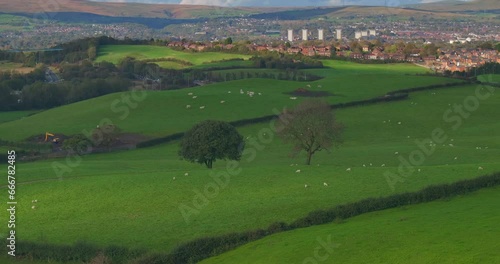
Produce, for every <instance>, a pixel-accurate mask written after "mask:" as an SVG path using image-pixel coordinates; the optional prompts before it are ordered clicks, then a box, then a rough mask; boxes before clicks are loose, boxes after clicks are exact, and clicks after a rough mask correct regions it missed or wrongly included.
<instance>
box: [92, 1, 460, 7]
mask: <svg viewBox="0 0 500 264" xmlns="http://www.w3.org/2000/svg"><path fill="white" fill-rule="evenodd" d="M94 1H101V2H138V3H163V4H186V5H189V4H191V5H219V6H332V5H334V6H338V5H342V4H345V5H372V6H373V5H381V6H400V5H407V4H416V3H429V2H438V1H440V0H94ZM456 1H467V0H456Z"/></svg>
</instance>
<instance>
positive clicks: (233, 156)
mask: <svg viewBox="0 0 500 264" xmlns="http://www.w3.org/2000/svg"><path fill="white" fill-rule="evenodd" d="M243 147H244V141H243V137H242V136H241V135H240V134H239V133H238V131H237V130H236V128H234V127H233V126H232V125H230V124H229V123H226V122H223V121H214V120H206V121H203V122H201V123H198V124H196V125H195V126H194V127H193V128H191V129H190V130H189V131H188V132H186V134H185V135H184V138H183V139H182V141H181V144H180V150H179V156H181V158H182V159H185V160H188V161H190V162H196V163H200V164H205V165H206V166H207V168H209V169H211V168H212V164H213V163H214V162H215V161H216V160H218V159H223V160H226V159H229V160H239V159H240V158H241V154H242V152H243Z"/></svg>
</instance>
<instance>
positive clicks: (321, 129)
mask: <svg viewBox="0 0 500 264" xmlns="http://www.w3.org/2000/svg"><path fill="white" fill-rule="evenodd" d="M276 129H277V133H278V135H279V136H280V137H281V138H282V140H283V141H284V142H285V143H289V144H293V145H294V147H293V150H292V154H294V155H297V154H298V153H300V152H301V151H302V150H304V151H305V152H306V154H307V160H306V164H307V165H311V158H312V156H313V155H314V153H316V152H318V151H321V150H330V149H332V148H333V147H334V146H335V145H337V144H338V143H340V142H341V139H340V135H341V133H342V130H343V126H342V125H341V124H340V123H338V122H336V120H335V115H334V113H333V111H332V109H331V107H330V105H328V103H326V102H325V101H322V100H318V99H308V100H305V101H303V102H302V103H300V104H299V105H297V106H296V107H295V108H294V109H292V110H288V111H285V112H283V113H282V114H281V115H280V117H279V121H278V124H277V126H276Z"/></svg>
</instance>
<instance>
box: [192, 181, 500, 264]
mask: <svg viewBox="0 0 500 264" xmlns="http://www.w3.org/2000/svg"><path fill="white" fill-rule="evenodd" d="M499 200H500V188H498V187H497V188H494V189H488V190H482V191H479V192H477V193H474V194H470V195H467V196H465V197H457V198H454V199H452V200H450V201H437V202H432V203H428V204H421V205H416V206H408V207H404V208H397V209H391V210H385V211H379V212H375V213H369V214H365V215H362V216H359V217H355V218H353V219H349V220H347V221H346V222H344V223H332V224H326V225H321V226H315V227H310V228H304V229H300V230H295V231H290V232H285V233H281V234H277V235H273V236H270V237H267V238H264V239H261V240H258V241H256V242H252V243H249V244H247V245H244V246H242V247H240V248H238V249H236V250H234V251H231V252H229V253H226V254H223V255H221V256H218V257H214V258H211V259H208V260H206V261H202V262H201V263H203V264H209V263H218V264H219V263H220V264H224V263H242V264H243V263H302V262H298V260H304V261H306V260H308V259H310V258H312V259H314V251H315V249H316V248H317V247H318V246H321V244H320V242H318V241H319V240H321V241H324V242H326V241H331V244H333V246H332V247H331V248H329V250H330V251H329V252H327V251H326V250H324V249H323V248H322V249H321V250H320V251H319V252H320V254H321V255H320V256H321V258H323V256H325V255H326V257H325V258H326V259H325V260H324V263H380V264H382V263H450V264H456V263H499V262H500V255H499V254H498V253H497V250H498V246H499V242H498V237H499V236H500V230H499V229H498V228H497V225H498V222H499V221H500V211H498V210H491V209H492V208H494V207H496V205H497V203H498V201H499ZM353 252H356V254H353Z"/></svg>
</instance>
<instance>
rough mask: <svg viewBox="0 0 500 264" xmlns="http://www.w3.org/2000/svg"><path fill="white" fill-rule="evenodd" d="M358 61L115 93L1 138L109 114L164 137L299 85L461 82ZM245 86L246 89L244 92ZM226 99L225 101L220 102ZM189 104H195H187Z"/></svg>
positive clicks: (256, 108)
mask: <svg viewBox="0 0 500 264" xmlns="http://www.w3.org/2000/svg"><path fill="white" fill-rule="evenodd" d="M354 65H356V64H354V63H344V62H339V63H338V64H331V67H332V68H326V69H319V70H310V71H311V72H312V73H314V74H318V75H324V76H325V78H324V79H321V80H318V81H315V82H293V81H279V80H273V79H243V80H237V81H229V82H222V83H215V84H210V85H206V86H203V87H194V88H188V89H181V90H173V91H148V92H145V93H144V94H142V93H139V94H140V97H141V98H142V97H144V99H143V100H142V101H135V100H134V103H136V105H135V107H134V108H133V109H132V108H130V109H128V111H125V110H123V111H122V110H121V109H123V107H124V106H125V104H124V103H123V102H122V101H123V97H124V96H129V97H130V94H129V93H116V94H110V95H106V96H103V97H99V98H95V99H90V100H86V101H82V102H78V103H75V104H71V105H65V106H62V107H58V108H55V109H50V110H47V111H44V112H41V113H39V114H36V115H33V116H30V117H27V118H24V119H22V120H16V121H14V122H9V123H5V124H0V129H2V130H3V131H5V132H3V133H2V135H1V136H0V138H3V139H7V140H15V141H18V140H23V139H26V138H28V137H30V136H33V135H37V134H41V133H45V131H50V132H53V133H62V134H66V135H72V134H77V133H81V132H82V131H84V130H87V131H88V130H90V129H93V128H95V126H96V125H98V124H99V123H100V122H101V121H102V120H103V119H104V118H106V119H109V120H111V121H112V122H113V123H114V124H116V125H117V126H119V127H120V128H122V129H123V130H124V131H126V132H131V133H139V134H144V135H147V136H150V137H160V136H166V135H170V134H173V133H177V132H182V131H185V130H187V129H188V128H190V127H191V126H192V125H194V124H195V123H197V122H199V121H202V120H205V119H220V120H224V121H235V120H240V119H248V118H255V117H260V116H266V115H271V114H273V109H279V111H281V109H283V107H290V106H293V105H295V104H297V102H298V101H297V100H291V99H290V95H288V94H285V93H289V92H293V91H294V90H296V89H298V88H306V89H308V90H311V91H328V92H330V93H331V94H334V96H330V97H325V98H324V99H325V100H327V101H328V102H329V103H332V104H335V103H346V102H350V101H357V100H366V99H370V98H373V97H377V96H382V95H384V94H386V93H387V92H390V91H396V90H400V89H404V88H411V87H421V86H428V85H433V84H444V83H454V82H457V80H455V79H448V78H442V77H429V76H414V75H408V74H409V73H410V72H411V70H414V71H415V72H417V73H419V72H421V70H422V69H421V68H420V67H416V66H411V65H403V66H402V67H401V68H398V67H397V66H396V65H377V66H373V65H358V66H359V69H358V70H357V71H353V70H352V69H353V68H355V67H354ZM384 67H385V68H386V69H387V70H388V71H389V72H391V71H392V72H393V73H392V75H391V77H390V79H388V78H386V77H384V75H383V74H380V72H382V70H383V68H384ZM337 71H338V72H340V73H337ZM342 72H346V74H342ZM347 73H348V74H347ZM240 90H243V91H244V94H240ZM247 91H253V92H255V95H254V96H253V97H250V96H248V95H247V94H246V92H247ZM229 92H231V93H229ZM191 93H192V95H189V94H191ZM259 93H260V94H261V95H259ZM138 96H139V95H138ZM193 96H196V98H193ZM221 101H225V102H224V103H223V104H221V103H220V102H221ZM187 105H190V106H191V108H186V107H187ZM200 106H205V109H204V110H200V109H199V107H200ZM74 120H79V122H74Z"/></svg>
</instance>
